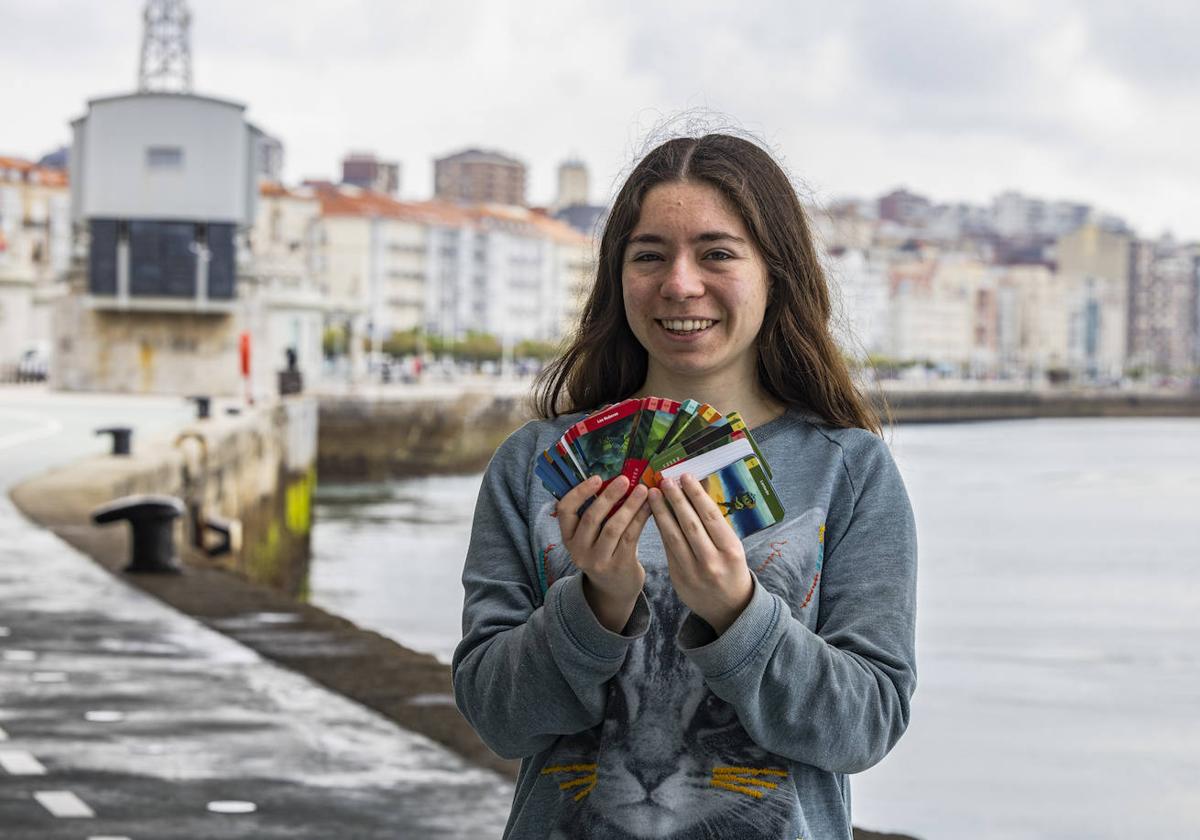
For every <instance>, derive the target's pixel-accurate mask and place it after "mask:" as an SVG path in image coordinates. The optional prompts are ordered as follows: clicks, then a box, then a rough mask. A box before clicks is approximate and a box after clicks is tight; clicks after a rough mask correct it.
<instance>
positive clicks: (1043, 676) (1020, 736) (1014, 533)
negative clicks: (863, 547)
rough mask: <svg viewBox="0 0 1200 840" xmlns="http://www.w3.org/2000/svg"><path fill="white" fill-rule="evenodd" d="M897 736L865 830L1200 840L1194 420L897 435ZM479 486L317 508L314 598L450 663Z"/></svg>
mask: <svg viewBox="0 0 1200 840" xmlns="http://www.w3.org/2000/svg"><path fill="white" fill-rule="evenodd" d="M892 443H893V453H894V455H895V457H896V460H897V462H898V463H899V464H900V468H901V471H902V473H903V475H904V479H905V482H906V484H907V486H908V490H909V494H910V496H911V498H912V501H913V507H914V510H915V512H916V516H917V525H918V537H919V542H920V563H921V570H920V579H919V585H918V597H919V611H918V645H919V671H920V674H919V676H920V681H919V685H918V689H917V695H916V697H915V698H914V700H913V707H912V721H911V724H910V726H909V731H908V734H907V735H906V736H905V738H904V739H903V740H902V741H901V742H900V744H899V745H898V746H897V748H896V749H895V750H894V751H893V753H892V754H891V755H890V756H889V757H888V758H887V759H886V760H885V761H884V762H883V763H882V764H881V765H879V766H878V767H877V768H875V769H872V770H870V771H867V772H866V773H864V774H861V775H860V776H857V777H856V778H855V780H854V810H855V822H856V824H858V825H862V826H864V827H868V828H875V829H885V830H887V829H890V830H897V831H907V832H909V833H912V834H915V835H917V836H919V837H922V838H923V840H957V838H962V837H971V838H1017V837H1020V838H1025V837H1038V838H1054V840H1059V838H1089V840H1090V839H1091V838H1122V840H1124V838H1128V837H1159V836H1161V837H1195V836H1200V797H1197V796H1196V795H1195V794H1196V784H1195V782H1196V779H1197V778H1200V713H1198V712H1197V710H1198V709H1200V480H1198V479H1200V421H1195V420H1168V419H1163V420H1138V419H1130V420H1125V419H1122V420H1041V421H1013V422H1006V423H978V424H959V425H949V426H907V427H902V428H898V429H897V430H896V432H895V437H894V440H893V442H892ZM478 488H479V477H478V476H474V477H467V478H439V479H425V480H421V481H406V482H403V483H398V484H395V485H385V486H378V485H377V486H373V487H358V488H346V487H341V488H321V491H320V493H319V494H318V506H317V526H316V530H315V532H314V541H313V547H314V558H313V572H312V599H313V601H314V602H315V603H317V604H319V605H321V606H323V607H325V608H327V609H330V610H331V611H333V612H337V613H340V614H342V615H345V616H346V617H348V618H350V619H352V620H354V621H356V622H358V623H359V624H361V625H363V626H365V627H370V628H371V629H375V630H378V631H379V632H381V633H384V634H386V635H389V636H392V637H394V638H396V639H398V640H399V641H401V642H403V643H404V644H407V645H409V646H411V647H415V648H419V649H422V650H429V651H432V652H434V653H436V654H437V655H438V656H439V657H441V658H442V659H444V660H447V661H448V659H449V656H450V653H451V652H452V651H453V649H454V645H455V643H456V642H457V640H458V638H459V631H460V627H459V610H460V609H461V598H462V589H461V585H460V583H459V576H460V572H461V564H462V558H463V555H464V553H465V551H466V546H467V539H468V535H469V530H470V520H471V511H472V508H473V506H474V500H475V495H476V493H477V492H478Z"/></svg>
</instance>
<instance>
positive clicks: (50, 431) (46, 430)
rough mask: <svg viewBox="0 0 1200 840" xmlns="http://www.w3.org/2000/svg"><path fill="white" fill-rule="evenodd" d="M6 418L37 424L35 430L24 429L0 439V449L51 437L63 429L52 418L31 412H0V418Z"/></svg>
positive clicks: (4, 410)
mask: <svg viewBox="0 0 1200 840" xmlns="http://www.w3.org/2000/svg"><path fill="white" fill-rule="evenodd" d="M2 416H7V417H12V418H14V419H16V420H23V421H29V422H32V423H37V424H39V425H38V427H37V428H34V429H25V430H24V431H20V432H13V433H12V434H8V435H4V436H3V437H0V449H7V448H8V447H10V446H17V445H18V444H21V443H29V442H30V441H34V440H41V439H42V438H48V437H52V436H53V435H56V434H58V433H59V432H61V431H62V429H63V424H62V423H60V422H59V421H57V420H55V419H53V418H46V417H43V416H42V415H40V414H34V413H33V412H32V411H14V410H12V409H3V410H0V417H2Z"/></svg>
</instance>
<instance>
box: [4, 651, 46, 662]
mask: <svg viewBox="0 0 1200 840" xmlns="http://www.w3.org/2000/svg"><path fill="white" fill-rule="evenodd" d="M2 656H3V659H4V661H5V662H33V661H34V660H35V659H37V654H36V653H34V652H33V651H31V650H6V651H4V653H3V654H2Z"/></svg>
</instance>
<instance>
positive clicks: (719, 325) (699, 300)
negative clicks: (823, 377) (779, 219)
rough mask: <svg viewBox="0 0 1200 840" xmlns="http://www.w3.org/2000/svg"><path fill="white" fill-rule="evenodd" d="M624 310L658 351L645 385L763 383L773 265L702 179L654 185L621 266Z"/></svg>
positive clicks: (733, 395)
mask: <svg viewBox="0 0 1200 840" xmlns="http://www.w3.org/2000/svg"><path fill="white" fill-rule="evenodd" d="M621 290H622V294H623V298H624V303H625V317H626V319H627V320H628V321H629V326H630V328H631V329H632V330H633V334H634V335H635V336H636V337H637V340H638V341H639V342H640V343H641V345H642V346H643V347H645V348H646V352H647V354H648V356H649V364H648V370H647V376H646V384H645V387H644V390H645V392H646V393H653V394H657V395H661V396H670V397H673V398H679V396H680V395H681V394H682V395H683V396H685V397H693V396H694V397H696V398H700V399H708V398H710V397H709V395H710V394H711V395H713V396H712V397H711V398H712V399H718V398H719V399H720V401H721V403H722V404H725V403H730V404H737V403H736V402H731V401H732V400H736V399H737V398H738V395H740V394H743V393H746V392H747V389H749V390H750V391H751V392H752V391H753V390H755V389H756V387H757V379H758V368H757V361H758V352H757V338H758V331H759V328H760V327H761V326H762V321H763V315H764V313H765V312H766V305H767V269H766V264H765V263H764V261H763V258H762V255H761V254H760V253H759V250H758V248H757V246H756V245H755V244H754V242H753V240H752V239H751V237H750V234H749V232H748V231H747V230H746V226H745V224H744V223H743V222H742V220H741V218H740V217H739V215H738V214H737V212H736V211H735V210H734V209H733V208H732V207H731V206H730V205H729V203H728V202H727V201H726V200H725V198H724V197H723V196H722V195H721V194H720V193H719V192H718V191H717V190H716V189H715V188H713V187H710V186H708V185H707V184H702V183H692V182H686V181H684V182H673V183H665V184H659V185H658V186H656V187H654V188H652V189H650V190H649V191H648V192H647V193H646V196H645V198H644V200H643V202H642V211H641V215H640V217H639V218H638V223H637V225H636V226H635V227H634V229H633V231H632V233H631V234H630V236H629V240H628V245H627V246H626V248H625V254H624V259H623V262H622V271H621Z"/></svg>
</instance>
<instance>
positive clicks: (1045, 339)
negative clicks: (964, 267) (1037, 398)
mask: <svg viewBox="0 0 1200 840" xmlns="http://www.w3.org/2000/svg"><path fill="white" fill-rule="evenodd" d="M994 273H995V275H996V287H997V298H998V315H999V318H998V334H997V345H998V347H997V349H998V353H999V364H1000V369H1001V370H1002V371H1003V372H1005V373H1007V374H1009V375H1013V376H1023V377H1025V378H1027V379H1029V380H1030V381H1033V382H1040V381H1041V380H1042V378H1043V377H1044V376H1045V374H1046V372H1047V371H1049V370H1053V369H1063V368H1066V367H1067V365H1068V360H1069V357H1070V332H1069V329H1068V327H1069V322H1070V303H1071V297H1072V295H1071V293H1070V288H1069V287H1070V285H1071V284H1070V282H1069V281H1067V280H1066V279H1064V278H1063V277H1062V276H1061V275H1059V274H1057V273H1055V272H1053V271H1051V270H1050V269H1049V268H1047V267H1046V266H1044V265H1016V266H1006V267H1003V268H997V269H995V270H994Z"/></svg>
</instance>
